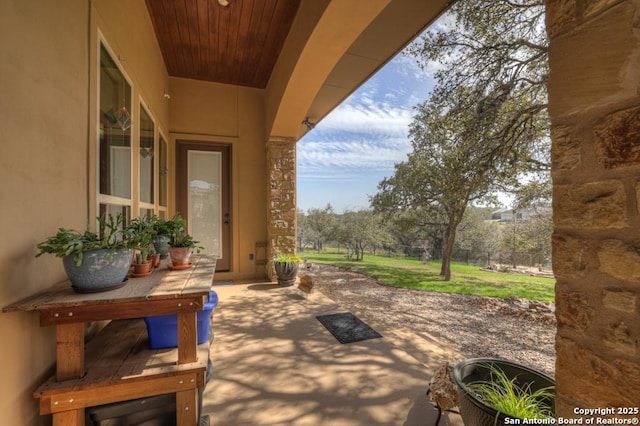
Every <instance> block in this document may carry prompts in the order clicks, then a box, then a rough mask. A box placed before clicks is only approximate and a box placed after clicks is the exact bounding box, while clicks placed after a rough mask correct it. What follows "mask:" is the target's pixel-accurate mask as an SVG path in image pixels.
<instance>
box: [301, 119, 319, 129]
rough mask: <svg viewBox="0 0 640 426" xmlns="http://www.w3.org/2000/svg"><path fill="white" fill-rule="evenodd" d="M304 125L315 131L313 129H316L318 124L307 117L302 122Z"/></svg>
mask: <svg viewBox="0 0 640 426" xmlns="http://www.w3.org/2000/svg"><path fill="white" fill-rule="evenodd" d="M302 124H304V125H305V126H307V129H309V130H313V128H314V127H316V123H312V122H311V121H310V120H309V117H305V118H304V120H302Z"/></svg>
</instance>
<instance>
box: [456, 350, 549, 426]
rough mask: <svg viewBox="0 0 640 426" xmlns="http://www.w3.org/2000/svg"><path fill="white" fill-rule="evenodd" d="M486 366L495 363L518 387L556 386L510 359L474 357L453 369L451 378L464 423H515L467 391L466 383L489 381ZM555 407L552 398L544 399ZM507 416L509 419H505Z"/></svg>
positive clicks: (478, 425)
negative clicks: (456, 388)
mask: <svg viewBox="0 0 640 426" xmlns="http://www.w3.org/2000/svg"><path fill="white" fill-rule="evenodd" d="M488 365H494V366H495V367H497V368H499V369H501V370H502V371H504V372H505V374H506V375H507V377H508V378H509V379H512V378H514V377H515V378H516V384H517V385H518V386H519V387H524V386H527V385H528V384H529V383H530V384H531V388H530V389H531V391H532V392H535V391H537V390H539V389H544V388H548V387H551V386H555V383H554V381H553V379H552V378H551V377H549V376H547V375H546V374H544V373H541V372H539V371H536V370H534V369H532V368H529V367H526V366H524V365H521V364H517V363H514V362H510V361H505V360H501V359H495V358H474V359H468V360H466V361H462V362H461V363H459V364H458V365H456V367H455V368H454V369H453V380H454V381H455V382H456V385H457V386H458V399H459V400H460V414H461V415H462V420H463V421H464V424H465V426H492V425H506V424H515V422H514V421H513V419H519V420H520V423H519V424H523V422H522V420H524V419H521V418H519V417H513V416H509V415H505V414H504V413H501V412H499V411H498V410H496V409H495V408H493V407H491V406H489V405H487V404H485V403H484V402H483V401H482V400H480V399H479V398H478V397H476V396H475V395H474V394H473V393H472V392H470V391H469V390H468V389H467V387H466V384H467V383H471V382H477V381H484V380H490V378H491V373H490V370H489V368H487V366H488ZM546 402H547V404H549V405H550V406H551V408H552V409H553V410H555V405H554V401H553V400H551V401H546ZM507 419H509V420H510V421H508V420H507Z"/></svg>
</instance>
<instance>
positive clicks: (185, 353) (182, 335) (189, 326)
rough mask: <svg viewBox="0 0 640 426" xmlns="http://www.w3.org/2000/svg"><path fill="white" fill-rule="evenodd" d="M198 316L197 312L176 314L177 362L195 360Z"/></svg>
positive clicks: (183, 362) (182, 362)
mask: <svg viewBox="0 0 640 426" xmlns="http://www.w3.org/2000/svg"><path fill="white" fill-rule="evenodd" d="M197 346H198V316H197V312H182V313H179V314H178V364H187V363H190V362H196V361H197Z"/></svg>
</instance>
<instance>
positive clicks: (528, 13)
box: [372, 0, 549, 280]
mask: <svg viewBox="0 0 640 426" xmlns="http://www.w3.org/2000/svg"><path fill="white" fill-rule="evenodd" d="M446 19H452V20H453V22H455V23H454V24H453V25H450V26H449V28H448V29H444V30H433V31H430V32H428V33H427V34H425V35H424V36H423V37H422V38H421V39H420V40H419V41H417V42H416V43H414V45H413V47H412V48H411V49H410V52H411V54H412V55H413V56H414V57H415V58H416V59H417V60H418V62H419V63H420V64H421V65H422V66H425V67H426V66H428V65H429V64H433V63H434V62H437V63H438V64H439V65H440V68H439V71H438V72H437V73H436V74H435V80H436V85H435V88H434V90H433V91H432V93H431V96H430V98H429V99H427V100H426V101H425V102H423V103H422V104H420V105H417V106H416V115H415V116H414V118H413V121H412V123H411V125H410V129H409V137H410V138H411V142H412V148H413V151H412V152H411V153H410V154H409V155H408V157H407V160H406V161H405V162H402V163H399V164H397V165H396V166H395V173H394V175H393V176H392V177H390V178H387V179H385V180H383V181H382V182H380V184H379V185H378V190H379V192H378V194H376V195H375V196H374V197H373V198H372V205H373V206H374V207H375V208H376V209H377V210H379V211H386V212H389V211H394V210H398V209H420V211H422V212H426V214H429V215H433V216H436V217H438V216H439V217H442V216H444V218H445V224H446V228H445V229H446V231H445V240H444V248H443V262H442V269H441V275H443V276H444V279H445V280H450V279H451V269H450V262H451V255H452V252H453V245H454V242H455V233H456V228H457V226H458V225H459V224H460V221H461V220H462V217H463V215H464V212H465V209H466V208H467V206H468V205H470V203H473V202H476V201H478V200H481V199H483V198H484V197H487V196H489V195H491V194H494V193H496V192H497V191H514V190H516V189H517V188H519V187H520V186H521V182H522V179H523V177H526V178H527V179H528V180H529V181H530V182H532V183H533V184H534V185H533V186H534V187H537V188H546V187H548V185H544V184H543V183H544V182H545V180H546V179H547V176H548V170H549V161H548V157H549V137H548V135H549V124H548V117H547V92H546V81H547V39H546V34H545V26H544V2H541V1H538V0H535V1H534V0H462V1H459V2H457V3H455V4H454V6H453V7H452V9H451V10H450V12H449V16H448V17H447V18H446ZM539 176H542V178H540V177H539Z"/></svg>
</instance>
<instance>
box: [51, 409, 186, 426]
mask: <svg viewBox="0 0 640 426" xmlns="http://www.w3.org/2000/svg"><path fill="white" fill-rule="evenodd" d="M193 424H195V423H193ZM53 426H84V408H80V409H78V410H72V411H63V412H60V413H54V414H53Z"/></svg>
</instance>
